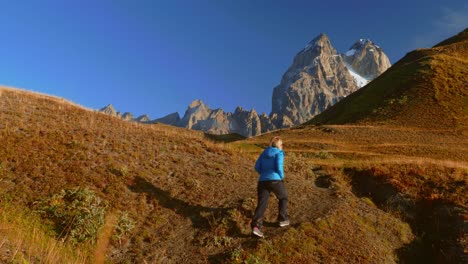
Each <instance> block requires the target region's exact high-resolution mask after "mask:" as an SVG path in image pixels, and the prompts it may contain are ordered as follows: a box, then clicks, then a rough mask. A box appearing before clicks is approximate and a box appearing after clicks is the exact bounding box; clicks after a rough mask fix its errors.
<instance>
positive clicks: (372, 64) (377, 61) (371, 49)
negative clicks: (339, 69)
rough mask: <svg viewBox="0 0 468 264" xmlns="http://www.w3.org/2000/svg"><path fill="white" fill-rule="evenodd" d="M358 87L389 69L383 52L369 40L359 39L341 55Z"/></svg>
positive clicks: (388, 61) (387, 60) (388, 62)
mask: <svg viewBox="0 0 468 264" xmlns="http://www.w3.org/2000/svg"><path fill="white" fill-rule="evenodd" d="M341 56H342V57H343V61H344V62H345V66H346V68H347V69H348V70H349V71H350V73H351V75H352V76H353V78H354V79H355V80H356V82H357V84H358V86H359V87H362V86H364V85H366V84H367V83H368V82H369V81H370V80H373V79H375V78H377V76H379V75H380V74H382V73H383V72H384V71H386V70H387V69H388V68H390V66H391V64H390V60H389V59H388V57H387V55H385V53H384V52H383V50H382V49H381V48H380V47H379V46H377V45H375V44H374V43H373V42H372V41H370V40H369V39H360V40H359V41H357V42H356V43H355V44H354V45H353V46H351V48H350V49H349V50H348V51H347V52H346V53H344V54H342V55H341Z"/></svg>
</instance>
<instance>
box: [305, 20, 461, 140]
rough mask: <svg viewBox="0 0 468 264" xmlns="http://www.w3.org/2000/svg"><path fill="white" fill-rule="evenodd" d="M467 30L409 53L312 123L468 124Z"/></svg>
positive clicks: (436, 125)
mask: <svg viewBox="0 0 468 264" xmlns="http://www.w3.org/2000/svg"><path fill="white" fill-rule="evenodd" d="M467 31H468V29H467V30H465V31H463V32H461V33H460V34H458V35H457V36H454V37H453V38H450V39H448V40H446V41H443V42H441V43H440V44H438V45H437V46H435V47H434V48H431V49H418V50H415V51H412V52H410V53H408V54H407V55H406V56H405V57H404V58H402V59H401V60H400V61H398V62H397V63H395V64H394V65H393V66H392V67H391V68H389V69H388V70H387V71H386V72H385V73H383V74H382V75H381V76H379V77H378V78H377V79H375V80H374V81H372V82H371V83H369V84H368V85H367V86H365V87H363V88H362V89H360V90H359V91H357V92H355V93H353V94H352V95H350V96H348V97H347V98H345V99H343V100H342V101H340V102H339V103H337V104H336V105H334V106H333V107H331V108H329V109H327V110H326V111H324V112H323V113H322V114H320V115H318V116H317V117H315V118H314V119H313V120H311V121H310V122H309V124H319V123H321V124H345V123H361V124H366V123H367V124H387V125H398V126H410V127H424V128H458V129H460V130H462V131H463V130H466V129H467V128H468V33H467Z"/></svg>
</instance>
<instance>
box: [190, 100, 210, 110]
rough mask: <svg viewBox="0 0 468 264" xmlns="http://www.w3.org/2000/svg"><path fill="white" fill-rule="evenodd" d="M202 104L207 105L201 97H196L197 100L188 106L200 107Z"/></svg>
mask: <svg viewBox="0 0 468 264" xmlns="http://www.w3.org/2000/svg"><path fill="white" fill-rule="evenodd" d="M200 106H206V105H205V104H204V103H203V102H202V100H200V99H196V100H193V102H192V103H190V105H189V106H188V107H189V108H196V107H200Z"/></svg>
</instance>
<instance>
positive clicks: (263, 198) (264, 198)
mask: <svg viewBox="0 0 468 264" xmlns="http://www.w3.org/2000/svg"><path fill="white" fill-rule="evenodd" d="M269 196H270V191H269V190H268V188H267V185H266V183H265V182H261V181H260V182H258V185H257V201H258V202H257V208H256V209H255V214H254V217H253V219H252V223H251V227H252V228H254V227H258V228H262V226H263V215H264V214H265V210H266V209H267V206H268V197H269Z"/></svg>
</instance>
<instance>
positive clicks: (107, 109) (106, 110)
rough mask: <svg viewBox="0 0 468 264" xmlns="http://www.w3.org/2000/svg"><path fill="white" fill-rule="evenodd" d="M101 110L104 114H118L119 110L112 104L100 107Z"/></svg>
mask: <svg viewBox="0 0 468 264" xmlns="http://www.w3.org/2000/svg"><path fill="white" fill-rule="evenodd" d="M99 112H102V113H104V114H108V115H111V116H117V111H116V110H115V108H114V106H112V105H111V104H108V105H107V106H105V107H103V108H101V109H99Z"/></svg>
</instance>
